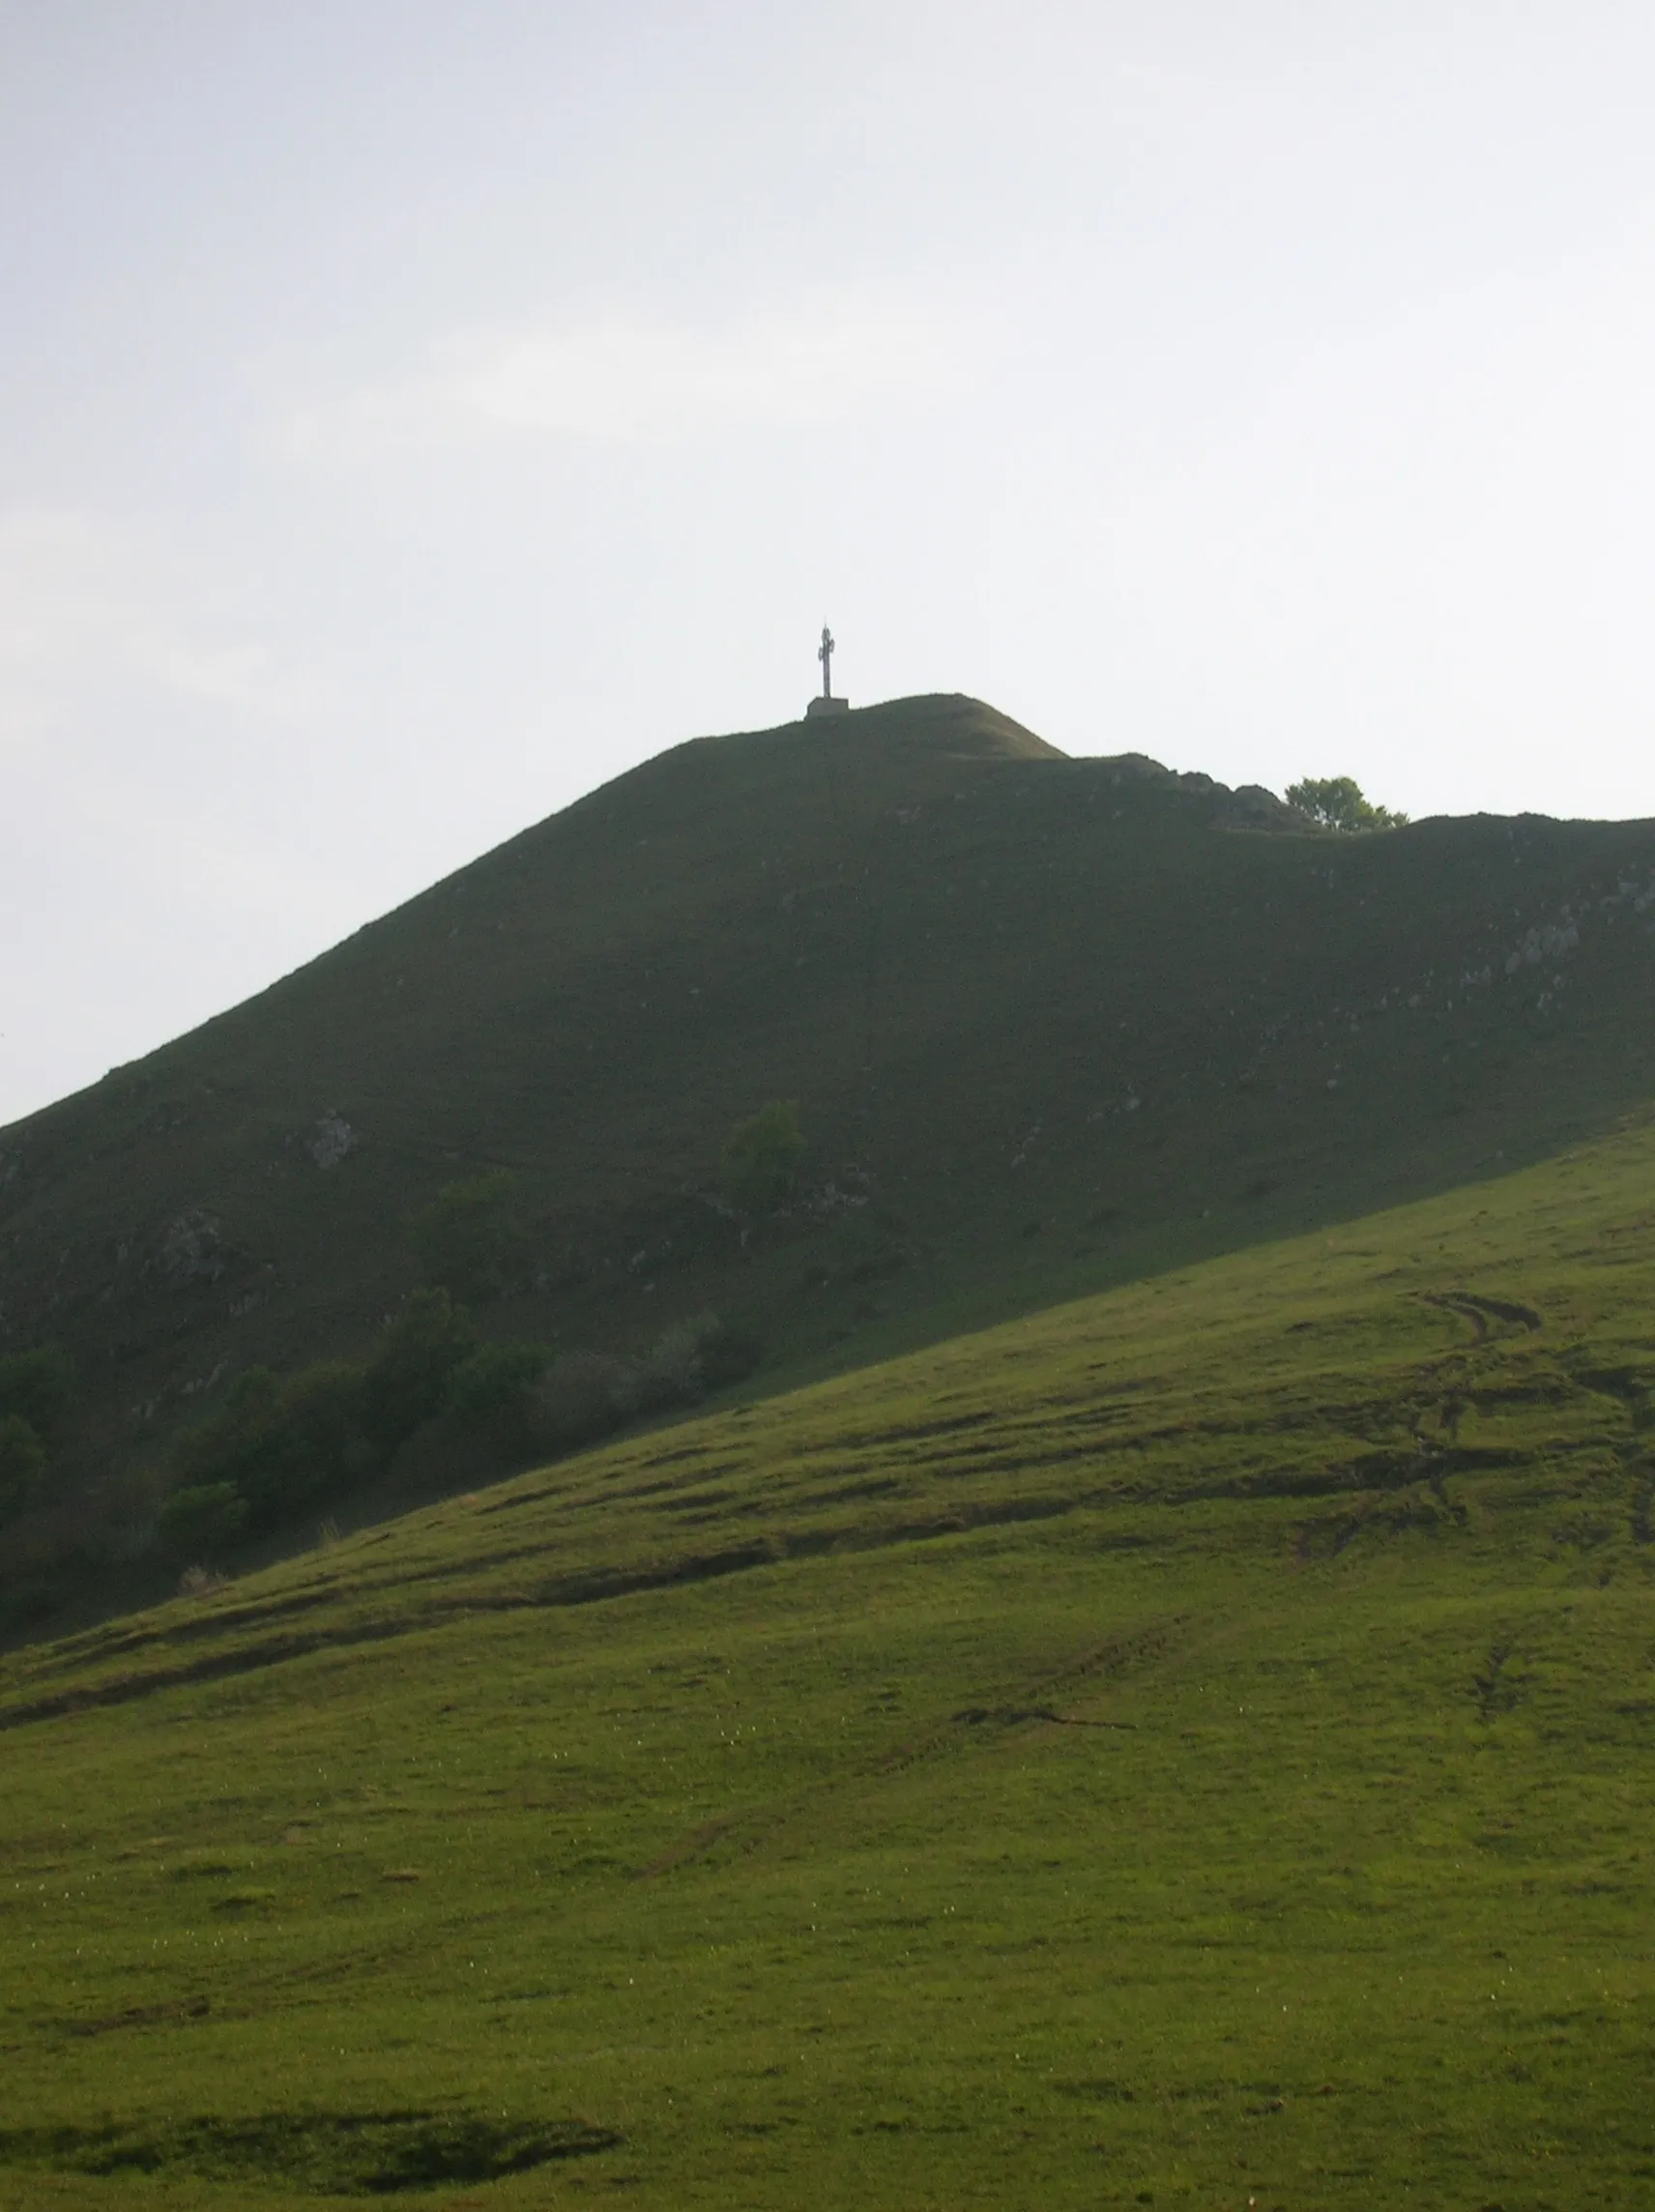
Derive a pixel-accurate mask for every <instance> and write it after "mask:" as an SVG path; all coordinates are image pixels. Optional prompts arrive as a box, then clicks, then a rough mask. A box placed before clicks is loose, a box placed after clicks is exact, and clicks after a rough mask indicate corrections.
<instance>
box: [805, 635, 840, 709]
mask: <svg viewBox="0 0 1655 2212" xmlns="http://www.w3.org/2000/svg"><path fill="white" fill-rule="evenodd" d="M816 657H817V659H818V660H819V661H821V663H822V690H821V694H820V696H819V697H817V698H815V699H812V700H811V702H810V704H809V706H808V707H806V708H805V710H804V712H805V713H806V714H807V715H815V714H848V713H850V711H851V702H850V701H849V699H835V698H834V696H833V632H832V631H831V630H830V629H829V628H828V627H827V624H826V623H824V624H823V625H822V643H821V644H820V645H819V646H818V647H817V648H816Z"/></svg>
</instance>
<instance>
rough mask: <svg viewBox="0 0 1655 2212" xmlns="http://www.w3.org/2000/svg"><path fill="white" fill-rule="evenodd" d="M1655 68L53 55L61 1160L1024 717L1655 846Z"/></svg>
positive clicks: (54, 790)
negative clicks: (370, 934) (291, 1034)
mask: <svg viewBox="0 0 1655 2212" xmlns="http://www.w3.org/2000/svg"><path fill="white" fill-rule="evenodd" d="M1652 65H1655V10H1652V9H1650V8H1649V6H1648V5H1647V0H1638V4H1628V5H1604V4H1602V0H1571V4H1569V5H1552V4H1549V0H1530V4H1527V5H1524V4H1523V0H1482V4H1472V5H1456V4H1455V0H1430V4H1428V5H1413V4H1410V0H1382V4H1379V5H1372V6H1370V5H1342V4H1341V0H1314V4H1313V0H1298V4H1290V0H1278V4H1274V5H1271V4H1268V0H1212V4H1210V5H1200V4H1195V0H1188V4H1185V0H1139V4H1137V5H1110V4H1109V0H1084V4H1082V0H1074V4H1063V0H982V4H973V0H938V4H936V5H932V4H930V0H866V4H864V0H840V4H839V5H836V6H834V7H831V8H828V7H823V6H818V5H816V4H814V0H792V4H788V0H782V4H780V5H778V4H777V0H762V4H760V0H725V4H719V0H673V4H661V5H656V4H651V0H601V4H599V0H582V4H579V5H565V4H560V0H535V4H528V0H522V4H516V0H463V4H462V0H259V4H256V5H253V4H243V0H52V4H51V5H49V6H43V5H41V0H0V341H3V342H0V927H3V929H4V932H5V958H4V963H3V967H0V1122H4V1121H9V1120H11V1119H13V1118H14V1117H15V1116H18V1115H21V1114H23V1113H25V1112H27V1111H29V1110H31V1109H32V1108H34V1107H36V1106H38V1105H41V1104H44V1102H45V1101H46V1100H48V1099H49V1098H52V1097H54V1096H57V1095H59V1094H60V1093H62V1092H63V1091H68V1090H71V1089H73V1088H75V1087H77V1086H79V1085H80V1084H82V1083H85V1082H89V1081H92V1080H95V1079H96V1078H97V1077H98V1076H99V1075H100V1074H102V1071H103V1069H104V1068H105V1067H107V1066H109V1065H111V1064H113V1063H115V1062H121V1061H125V1060H129V1059H131V1058H133V1057H135V1056H137V1055H138V1054H140V1053H142V1052H144V1051H146V1050H148V1049H149V1048H151V1047H152V1046H154V1045H156V1044H158V1043H160V1042H161V1041H162V1040H163V1039H164V1038H166V1037H167V1036H169V1035H172V1034H174V1033H177V1032H179V1031H180V1030H182V1029H184V1028H187V1027H189V1026H190V1025H191V1024H193V1023H194V1022H196V1021H198V1020H200V1019H202V1018H203V1017H205V1016H206V1015H208V1014H210V1013H212V1012H214V1011H216V1010H218V1008H219V1007H221V1006H223V1005H226V1004H231V1003H233V1002H234V1001H235V1000H237V999H238V998H241V997H243V996H244V995H246V994H247V992H249V991H251V990H254V989H256V988H258V987H260V986H261V985H262V984H264V983H265V982H267V981H269V980H271V979H272V978H273V977H274V976H275V975H278V974H280V973H282V972H283V971H285V970H287V969H289V968H291V967H293V966H295V965H296V964H298V963H299V962H300V961H301V960H303V959H305V958H307V957H309V956H310V955H311V954H313V953H315V952H318V951H320V950H322V949H323V948H324V947H325V946H327V945H329V944H330V943H332V942H334V940H335V939H336V938H338V937H339V936H341V935H342V934H344V933H345V932H346V931H348V930H350V929H352V928H354V927H355V926H357V925H358V924H359V923H361V922H362V921H363V920H366V919H367V918H369V917H371V916H373V915H375V914H377V913H381V912H383V911H384V910H385V909H386V908H387V907H389V906H391V905H393V904H394V903H396V902H397V901H398V900H400V899H401V898H403V897H405V896H407V895H409V894H410V893H412V892H414V891H416V890H418V889H420V888H422V887H423V886H424V885H425V884H427V883H428V882H430V881H432V880H433V879H434V878H435V877H437V876H439V875H441V874H443V873H445V872H447V871H448V870H449V869H450V868H452V867H454V866H457V865H458V864H460V863H461V862H463V861H465V860H466V859H470V858H472V857H473V856H474V855H475V854H477V853H478V852H479V851H481V850H483V849H485V848H486V847H488V846H489V845H491V844H494V843H496V842H498V841H499V840H500V839H501V838H503V837H505V836H508V835H509V834H510V833H512V832H513V831H515V830H517V829H521V828H522V827H524V826H525V825H526V824H528V823H530V822H532V821H536V820H537V819H539V818H540V817H541V816H542V815H544V814H546V813H548V812H550V811H551V810H552V809H554V808H556V807H558V806H561V805H564V804H565V803H566V802H567V801H568V800H571V799H573V798H575V797H576V796H578V795H579V794H580V793H581V792H583V791H586V790H589V789H591V788H592V787H593V786H594V785H595V784H597V783H599V782H602V781H604V780H605V779H606V778H608V777H609V776H611V775H614V774H615V773H617V772H618V771H621V770H623V769H624V768H626V767H628V766H630V765H631V764H632V763H634V762H636V761H638V760H641V759H643V758H645V757H646V756H648V755H649V754H651V753H653V752H658V751H660V750H661V749H662V748H663V747H665V746H666V745H669V744H672V743H675V742H678V741H679V740H681V739H682V738H686V737H689V736H692V735H695V734H697V733H701V732H706V731H714V730H732V729H743V728H760V727H767V726H769V725H770V724H772V723H775V722H778V721H782V720H785V719H788V718H790V717H791V716H793V715H795V714H797V713H798V712H799V710H800V709H801V708H802V706H803V703H804V700H805V698H806V697H807V696H808V695H809V693H810V691H811V690H812V689H813V687H814V685H815V683H816V680H817V676H818V671H817V666H816V661H815V645H816V637H817V633H818V630H819V629H820V626H821V625H822V623H823V622H824V620H827V621H828V622H830V623H831V624H832V626H833V628H834V630H835V633H836V634H837V637H838V639H839V646H840V651H839V655H838V660H837V663H836V675H837V678H838V680H839V681H838V684H837V685H836V688H839V689H842V690H844V691H846V692H848V693H849V695H850V696H851V698H852V699H853V701H855V702H868V701H872V700H876V699H881V698H888V697H892V696H896V695H899V694H902V693H907V692H916V691H928V690H947V691H969V692H973V693H975V694H976V695H978V696H980V697H982V698H985V699H988V700H991V701H992V702H993V703H994V704H995V705H996V706H998V707H1000V708H1002V709H1003V710H1004V711H1005V712H1006V713H1010V714H1013V715H1015V716H1016V717H1017V718H1018V719H1019V720H1021V721H1024V722H1026V723H1028V724H1029V725H1030V726H1031V727H1032V728H1033V729H1035V730H1037V731H1039V732H1040V734H1041V735H1042V736H1043V737H1046V738H1049V739H1050V740H1052V741H1053V742H1055V743H1057V744H1060V745H1062V746H1063V747H1065V748H1066V749H1068V750H1070V751H1077V752H1100V751H1102V752H1114V751H1120V750H1126V749H1133V750H1138V751H1144V752H1149V753H1153V754H1155V755H1156V756H1157V757H1159V758H1160V759H1162V760H1165V761H1167V762H1169V763H1170V764H1171V765H1173V766H1175V767H1178V768H1186V769H1190V768H1198V769H1204V770H1205V771H1208V772H1209V773H1211V774H1213V775H1216V776H1219V777H1221V778H1222V779H1223V780H1225V781H1226V782H1231V783H1237V782H1260V783H1265V784H1268V785H1270V786H1272V787H1273V788H1275V789H1278V790H1279V789H1280V788H1281V787H1282V786H1283V785H1284V784H1285V783H1287V782H1288V781H1290V780H1291V779H1292V778H1293V777H1295V776H1298V775H1301V774H1304V773H1307V772H1308V773H1329V774H1330V773H1341V772H1348V773H1351V774H1354V775H1356V776H1357V777H1358V778H1359V780H1360V781H1361V782H1362V784H1363V785H1364V787H1365V788H1366V789H1367V790H1368V792H1369V794H1370V796H1372V797H1376V798H1378V799H1380V800H1385V801H1388V802H1389V803H1391V804H1392V805H1397V806H1403V807H1406V808H1408V809H1410V810H1411V811H1412V812H1414V813H1415V814H1423V813H1435V812H1464V811H1468V810H1472V809H1478V808H1483V809H1489V810H1494V811H1501V812H1505V811H1516V810H1519V809H1524V808H1528V809H1535V810H1540V811H1545V812H1549V813H1555V814H1590V815H1644V814H1655V624H1652V622H1651V609H1652V605H1655V284H1652V277H1655V130H1652V129H1651V126H1650V117H1651V114H1652V113H1655V66H1652Z"/></svg>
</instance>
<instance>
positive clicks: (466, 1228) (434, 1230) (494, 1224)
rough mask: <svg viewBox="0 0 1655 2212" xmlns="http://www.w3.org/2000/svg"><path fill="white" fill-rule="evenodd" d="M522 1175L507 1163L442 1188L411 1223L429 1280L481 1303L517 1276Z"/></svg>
mask: <svg viewBox="0 0 1655 2212" xmlns="http://www.w3.org/2000/svg"><path fill="white" fill-rule="evenodd" d="M518 1186H519V1179H518V1178H517V1177H516V1176H515V1175H513V1174H512V1173H511V1171H510V1169H509V1168H497V1169H495V1170H494V1171H493V1172H492V1173H490V1174H488V1175H479V1176H471V1177H468V1178H467V1179H464V1180H463V1181H460V1182H450V1183H447V1184H445V1185H444V1187H443V1188H442V1189H441V1190H440V1191H438V1193H437V1195H436V1197H435V1198H434V1199H433V1200H432V1202H431V1204H430V1205H429V1206H427V1207H424V1208H421V1211H420V1212H418V1213H416V1214H415V1215H414V1216H413V1218H412V1219H411V1220H410V1222H409V1224H408V1241H409V1243H410V1244H411V1245H412V1246H413V1248H414V1252H415V1256H416V1257H417V1258H418V1260H419V1262H420V1265H421V1267H423V1269H424V1270H425V1273H426V1274H427V1275H428V1276H429V1277H430V1279H431V1281H432V1282H433V1283H435V1284H437V1285H438V1286H439V1287H440V1288H442V1289H443V1290H445V1291H447V1292H449V1294H450V1295H451V1296H453V1297H456V1298H463V1299H465V1300H467V1301H468V1302H469V1303H471V1304H481V1303H482V1302H483V1301H484V1300H486V1299H489V1298H497V1297H500V1296H502V1295H504V1294H505V1293H506V1292H507V1291H508V1290H509V1289H510V1288H511V1286H512V1285H513V1284H514V1283H515V1282H516V1281H518V1279H519V1278H520V1277H521V1275H522V1272H523V1263H524V1258H525V1254H526V1251H527V1246H528V1238H527V1236H526V1234H525V1232H524V1229H523V1225H522V1223H521V1222H520V1221H519V1220H517V1218H516V1217H515V1214H514V1212H513V1208H514V1206H515V1203H516V1199H517V1193H518Z"/></svg>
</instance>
